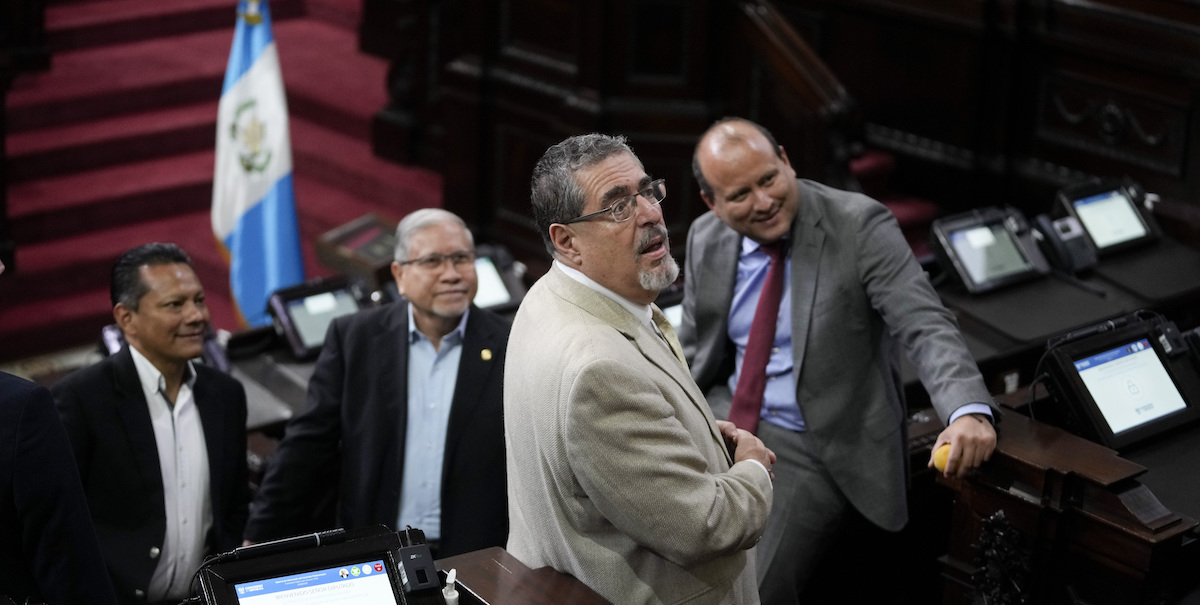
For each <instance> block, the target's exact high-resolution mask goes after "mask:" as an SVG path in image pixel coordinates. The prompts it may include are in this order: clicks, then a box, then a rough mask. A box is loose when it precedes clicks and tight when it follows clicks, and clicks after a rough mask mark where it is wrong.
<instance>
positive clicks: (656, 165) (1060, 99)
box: [364, 0, 1200, 259]
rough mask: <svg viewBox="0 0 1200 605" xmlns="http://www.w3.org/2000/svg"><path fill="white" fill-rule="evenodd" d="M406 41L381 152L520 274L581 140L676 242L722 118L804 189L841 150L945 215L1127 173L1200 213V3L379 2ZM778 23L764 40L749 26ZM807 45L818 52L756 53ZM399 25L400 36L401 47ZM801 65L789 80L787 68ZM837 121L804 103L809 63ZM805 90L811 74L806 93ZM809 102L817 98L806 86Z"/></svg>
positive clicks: (535, 251) (384, 24) (837, 164)
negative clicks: (644, 193) (537, 165)
mask: <svg viewBox="0 0 1200 605" xmlns="http://www.w3.org/2000/svg"><path fill="white" fill-rule="evenodd" d="M366 2H367V7H368V9H367V12H368V14H369V13H370V12H371V8H370V7H371V6H372V5H373V4H377V5H379V6H383V5H386V6H387V7H388V10H390V11H391V13H389V14H390V15H391V17H390V18H388V19H378V20H373V21H372V20H365V21H366V23H364V40H366V38H367V32H368V30H370V29H371V28H384V29H388V35H389V36H391V37H390V38H388V37H386V36H382V35H381V34H379V33H376V34H375V35H374V39H387V40H392V44H393V45H394V46H395V48H394V49H393V50H392V51H389V52H394V53H395V57H396V58H395V60H394V62H393V69H392V72H391V74H390V77H389V86H390V88H391V90H392V93H393V94H392V104H391V105H390V106H389V107H388V108H387V109H385V110H384V111H382V112H381V113H380V115H379V117H378V119H377V129H376V147H377V150H378V151H379V152H380V153H381V154H383V155H385V156H389V157H393V158H396V159H399V160H402V161H410V162H420V163H424V164H427V165H429V166H431V167H434V168H437V169H439V170H441V171H442V173H443V175H444V177H445V183H446V197H445V203H446V206H447V207H448V208H450V209H452V210H454V211H456V212H460V213H462V214H463V215H464V217H465V218H466V219H467V220H468V222H470V223H471V224H472V225H473V226H474V227H475V228H476V229H477V230H478V231H479V233H480V234H481V236H482V237H484V238H487V239H491V240H495V241H499V242H500V243H504V244H506V245H508V246H510V247H511V248H513V250H514V253H516V254H517V256H518V257H519V258H523V259H531V258H536V257H538V256H539V255H541V256H544V252H543V251H542V248H541V244H540V242H539V241H538V238H537V236H536V234H534V233H533V232H532V230H531V220H530V218H529V210H528V207H527V206H528V204H527V198H528V182H527V181H528V177H529V173H530V170H531V169H532V166H533V163H534V162H535V161H536V159H537V158H538V157H539V156H540V155H541V153H542V151H543V150H544V149H545V148H546V147H547V146H548V145H550V144H552V143H554V142H556V141H558V140H561V139H562V138H564V137H566V136H568V135H571V134H578V133H583V132H590V131H602V132H610V133H620V134H624V135H626V136H628V137H629V139H630V142H631V143H632V145H633V146H634V148H635V150H636V151H637V152H638V154H639V156H641V158H642V159H643V161H644V162H645V163H646V166H647V170H648V171H649V172H651V173H652V174H655V175H658V176H663V177H665V178H667V179H668V187H669V189H668V191H669V197H668V200H667V202H666V205H665V206H664V210H665V211H666V214H667V217H668V221H669V223H670V227H671V231H672V233H673V234H675V235H676V238H675V243H676V244H677V245H682V240H683V237H682V235H683V233H685V230H686V227H687V225H688V224H689V223H690V221H691V220H692V219H693V218H694V217H695V216H698V215H699V214H700V213H701V212H702V211H703V209H704V208H703V204H702V202H701V201H700V199H699V196H698V195H697V194H696V193H695V184H694V182H693V180H692V178H691V176H690V158H691V152H692V146H693V145H694V142H695V140H696V137H697V136H698V135H699V133H700V132H701V131H702V130H703V129H704V128H705V127H706V126H707V125H708V124H710V123H711V122H712V121H713V120H714V119H716V118H719V117H721V116H724V115H731V114H733V115H744V116H747V117H751V118H754V119H757V120H759V121H760V122H762V123H763V124H765V125H766V126H767V127H768V128H771V129H772V130H773V131H774V132H775V133H776V135H777V136H778V138H779V139H780V142H781V143H782V144H783V145H784V146H785V147H786V148H787V150H788V154H789V157H790V158H791V160H792V161H793V164H795V165H796V167H797V169H798V171H799V172H800V173H801V174H802V175H804V176H809V177H813V178H818V179H822V180H826V181H833V182H835V183H837V184H844V183H842V182H839V175H842V174H844V167H845V159H846V158H845V157H843V156H844V155H845V154H846V153H848V152H849V151H851V150H854V149H856V148H858V147H859V146H861V145H866V146H870V147H876V148H882V149H886V150H888V151H890V152H892V153H893V154H894V155H895V156H896V157H897V160H898V166H899V168H898V171H897V173H896V174H895V175H894V178H893V182H892V187H893V189H897V190H899V191H902V192H904V193H909V194H916V195H920V196H923V197H926V198H928V199H931V200H933V201H935V202H937V203H938V204H939V205H941V207H942V208H943V210H944V211H945V212H952V211H958V210H965V209H968V208H973V207H979V206H983V205H990V204H1005V203H1007V204H1012V205H1015V206H1017V207H1018V208H1020V209H1022V210H1023V211H1025V212H1026V213H1027V214H1030V215H1033V214H1037V213H1041V212H1046V211H1047V210H1049V208H1050V204H1051V201H1052V199H1053V194H1054V192H1055V190H1056V189H1057V188H1059V187H1061V186H1063V185H1065V184H1068V183H1072V182H1075V181H1078V180H1081V179H1086V178H1089V177H1119V176H1123V175H1128V176H1130V177H1132V178H1134V179H1136V180H1138V181H1140V182H1141V183H1142V184H1143V185H1144V186H1145V187H1146V188H1147V189H1148V190H1150V191H1153V192H1157V193H1160V194H1161V195H1164V196H1166V197H1170V198H1174V199H1178V200H1182V201H1184V202H1187V203H1193V204H1195V203H1196V202H1197V200H1198V199H1200V176H1198V174H1197V165H1198V161H1197V157H1196V149H1197V144H1198V143H1200V140H1198V137H1200V124H1198V123H1197V117H1196V115H1195V114H1196V112H1197V109H1198V108H1200V94H1198V93H1200V60H1197V57H1200V4H1197V3H1196V2H1194V1H1191V0H778V1H776V2H773V3H766V2H763V1H760V2H735V1H732V0H703V1H689V0H597V1H595V2H571V1H567V0H500V1H485V0H445V1H432V0H425V1H422V0H366ZM764 6H765V7H768V8H770V9H772V10H775V11H777V14H776V15H775V16H774V17H773V19H774V20H776V21H778V23H775V24H774V25H773V26H770V27H767V29H764V27H765V26H763V25H762V24H761V23H760V24H758V25H757V26H756V25H755V23H754V20H753V19H751V18H749V17H748V15H752V11H754V10H760V11H761V10H765V9H764V8H763V7H764ZM772 27H773V28H774V29H784V30H791V31H794V32H798V33H799V34H800V35H801V36H802V37H803V42H805V43H806V44H807V45H808V46H809V47H811V49H813V50H815V55H814V56H813V57H812V59H811V60H809V59H806V58H805V57H804V56H803V52H800V51H794V49H793V50H789V49H787V48H783V49H782V50H781V48H780V46H779V44H777V43H775V44H772V43H768V44H763V43H762V42H763V40H764V39H766V38H769V37H770V36H767V35H766V34H765V33H764V32H766V31H768V30H769V29H771V28H772ZM389 28H390V29H389ZM788 61H792V62H793V63H798V64H799V65H800V67H796V66H795V65H793V67H792V68H791V69H792V71H791V72H789V67H788V66H787V62H788ZM814 65H815V66H818V67H820V66H822V65H823V66H825V67H827V68H828V69H829V70H830V72H831V73H832V74H833V75H834V76H835V80H836V81H837V82H838V83H839V84H840V85H841V86H842V87H844V92H845V95H846V98H845V99H844V101H845V103H844V105H842V106H839V107H838V110H837V111H836V112H833V113H832V114H831V113H830V111H829V110H830V106H828V105H824V106H823V105H821V103H820V102H814V101H813V100H812V99H811V98H809V97H808V95H806V94H804V91H803V90H802V88H803V86H804V85H805V82H804V80H805V78H806V77H810V76H811V75H812V74H810V73H807V70H808V69H809V68H810V67H812V66H814ZM796 74H800V76H801V77H799V78H797V77H795V76H796ZM808 83H809V84H811V81H809V82H808Z"/></svg>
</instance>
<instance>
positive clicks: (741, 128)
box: [692, 118, 800, 243]
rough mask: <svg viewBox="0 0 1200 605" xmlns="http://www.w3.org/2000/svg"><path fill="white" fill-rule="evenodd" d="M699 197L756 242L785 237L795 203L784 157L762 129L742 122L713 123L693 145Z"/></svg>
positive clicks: (794, 187)
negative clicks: (694, 145)
mask: <svg viewBox="0 0 1200 605" xmlns="http://www.w3.org/2000/svg"><path fill="white" fill-rule="evenodd" d="M692 171H693V172H694V173H695V176H696V182H697V183H698V184H699V185H700V197H701V198H703V199H704V203H705V204H707V205H708V207H709V209H710V210H712V211H713V213H714V214H716V215H717V217H718V218H720V219H721V220H722V221H723V222H725V224H727V225H729V226H730V227H731V228H733V230H734V231H737V232H738V233H740V234H742V235H743V236H745V237H748V238H750V239H752V240H754V241H756V242H759V243H769V242H773V241H776V240H778V239H780V238H782V237H783V236H785V235H787V233H788V231H790V229H791V225H792V220H793V219H794V218H795V216H796V211H797V208H798V207H799V204H800V190H799V186H798V185H797V183H796V172H795V170H793V169H792V166H791V164H790V163H789V162H788V158H787V153H785V152H784V151H783V148H782V147H780V146H779V144H778V143H777V142H776V141H775V137H773V136H771V133H770V132H769V131H767V130H766V129H765V128H763V127H762V126H760V125H758V124H755V123H754V122H751V121H749V120H744V119H741V118H726V119H724V120H721V121H719V122H717V123H716V124H714V125H713V126H712V127H710V128H709V129H708V130H707V131H705V133H704V135H703V136H701V137H700V142H699V143H697V145H696V151H695V153H694V154H693V155H692Z"/></svg>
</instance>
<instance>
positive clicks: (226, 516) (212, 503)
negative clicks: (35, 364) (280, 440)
mask: <svg viewBox="0 0 1200 605" xmlns="http://www.w3.org/2000/svg"><path fill="white" fill-rule="evenodd" d="M111 296H112V302H113V318H114V319H115V320H116V322H117V325H118V326H119V327H120V328H121V330H122V332H123V333H124V336H125V339H126V341H127V342H128V346H125V347H123V348H122V349H121V350H120V351H119V352H117V353H116V354H114V355H113V356H111V357H108V358H106V359H104V360H103V361H101V362H99V363H97V364H95V365H93V366H91V367H88V368H84V369H82V370H80V371H78V372H75V373H74V374H72V375H70V376H68V377H67V378H65V379H63V380H62V381H60V382H59V383H58V384H56V385H54V386H53V387H52V389H51V392H52V393H53V395H54V399H55V402H56V404H57V406H58V410H59V414H60V415H61V416H62V419H63V424H64V425H65V426H66V428H67V433H68V435H69V437H70V440H71V446H72V448H73V450H74V453H75V459H76V462H77V464H78V465H79V474H80V478H81V479H82V481H83V486H84V492H85V493H86V495H87V499H88V506H89V508H90V509H91V511H92V519H93V521H94V523H95V526H96V532H97V534H98V536H99V538H100V546H101V551H102V552H103V554H104V559H105V564H106V566H107V567H108V570H109V574H110V575H111V577H112V580H113V586H114V588H115V589H116V592H117V598H118V601H120V602H121V603H147V602H150V603H156V602H169V603H177V602H178V601H179V600H180V599H183V598H185V597H187V596H189V595H190V594H191V580H192V575H193V574H194V573H195V571H196V569H197V568H198V567H199V566H200V564H201V562H202V561H203V559H204V557H205V556H206V555H208V554H213V553H217V552H222V551H226V550H229V549H232V548H234V547H236V546H237V545H238V544H240V542H241V536H242V529H243V528H244V526H245V522H246V515H247V505H248V498H249V484H248V482H247V469H246V395H245V391H244V390H243V388H242V385H241V384H240V383H238V382H237V381H236V380H234V379H233V378H231V377H229V376H228V375H226V374H224V373H222V372H220V371H218V370H215V369H212V368H209V367H206V366H204V365H202V364H198V363H193V361H192V360H193V359H196V358H198V357H200V356H201V355H202V353H203V347H204V335H205V331H206V329H207V327H208V319H209V315H208V308H207V307H206V306H205V298H204V288H203V286H202V285H201V284H200V280H199V279H198V278H197V277H196V273H195V271H193V270H192V267H191V261H190V259H189V258H188V256H187V254H186V253H185V252H184V251H183V250H181V249H180V248H179V247H178V246H175V245H174V244H159V243H154V244H146V245H143V246H139V247H137V248H134V249H132V250H129V251H128V252H126V253H125V254H123V255H122V256H121V258H120V259H119V260H118V261H117V263H116V264H115V266H114V267H113V272H112V283H111Z"/></svg>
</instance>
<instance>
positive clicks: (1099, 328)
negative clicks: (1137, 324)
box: [1046, 315, 1130, 349]
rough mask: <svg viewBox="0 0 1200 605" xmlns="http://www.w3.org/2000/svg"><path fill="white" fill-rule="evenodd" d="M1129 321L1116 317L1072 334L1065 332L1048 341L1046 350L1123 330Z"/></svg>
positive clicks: (1127, 318)
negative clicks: (1110, 331) (1118, 329)
mask: <svg viewBox="0 0 1200 605" xmlns="http://www.w3.org/2000/svg"><path fill="white" fill-rule="evenodd" d="M1129 321H1130V316H1129V315H1125V316H1123V317H1116V318H1113V319H1110V320H1108V321H1103V322H1100V323H1098V324H1095V325H1092V326H1088V327H1086V328H1082V329H1079V330H1075V331H1072V332H1067V333H1066V334H1063V335H1062V336H1059V337H1057V338H1052V339H1050V342H1049V343H1047V346H1046V348H1047V349H1053V348H1054V347H1057V346H1058V345H1061V344H1064V343H1068V342H1074V341H1076V340H1079V339H1081V338H1087V337H1088V336H1095V335H1096V334H1100V333H1102V332H1108V331H1109V330H1116V329H1117V328H1123V327H1125V325H1126V324H1128V323H1129Z"/></svg>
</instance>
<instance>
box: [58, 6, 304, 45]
mask: <svg viewBox="0 0 1200 605" xmlns="http://www.w3.org/2000/svg"><path fill="white" fill-rule="evenodd" d="M303 14H304V3H303V2H302V0H272V1H271V19H272V21H273V22H280V21H284V20H286V19H290V18H295V17H300V16H303ZM236 19H237V9H236V3H235V2H233V1H232V0H170V1H169V2H163V1H161V0H87V1H83V2H75V3H72V4H50V5H49V6H47V7H46V39H47V42H48V43H49V45H50V48H51V50H52V51H53V52H56V53H57V52H61V51H65V50H75V49H80V48H88V47H95V46H102V45H106V44H120V43H127V42H133V41H136V40H148V39H151V38H158V37H164V36H175V35H179V34H189V33H194V32H199V31H205V30H213V29H227V28H231V27H233V25H234V24H235V22H236Z"/></svg>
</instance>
